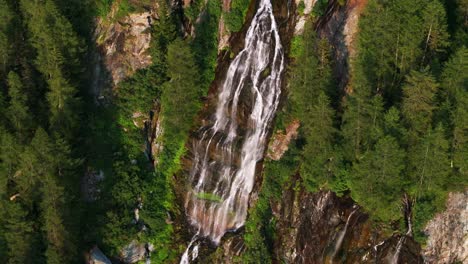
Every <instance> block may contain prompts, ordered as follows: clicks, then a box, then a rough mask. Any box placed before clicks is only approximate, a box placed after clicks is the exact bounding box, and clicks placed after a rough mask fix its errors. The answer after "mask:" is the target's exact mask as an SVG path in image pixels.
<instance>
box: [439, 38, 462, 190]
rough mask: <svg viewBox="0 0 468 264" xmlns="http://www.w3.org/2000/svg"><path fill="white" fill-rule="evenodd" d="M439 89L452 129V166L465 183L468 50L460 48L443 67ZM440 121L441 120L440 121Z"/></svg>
mask: <svg viewBox="0 0 468 264" xmlns="http://www.w3.org/2000/svg"><path fill="white" fill-rule="evenodd" d="M441 89H442V93H443V98H444V100H446V101H447V102H448V103H447V105H449V116H448V117H445V118H446V119H451V120H452V124H451V126H452V127H453V135H452V143H451V156H452V162H453V164H452V166H453V167H454V168H455V169H456V170H457V171H458V172H459V173H461V175H462V176H464V177H462V179H465V182H466V181H467V180H466V179H467V177H466V176H467V175H468V160H467V158H466V157H467V156H468V49H467V48H465V47H462V48H461V49H460V50H458V51H457V52H456V53H455V54H454V55H453V57H452V58H451V59H450V61H449V62H448V63H447V64H446V65H445V68H444V72H443V74H442V80H441ZM441 121H442V120H441Z"/></svg>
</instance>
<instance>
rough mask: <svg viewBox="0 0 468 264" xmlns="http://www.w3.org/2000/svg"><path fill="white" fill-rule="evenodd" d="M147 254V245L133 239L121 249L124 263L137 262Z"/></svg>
mask: <svg viewBox="0 0 468 264" xmlns="http://www.w3.org/2000/svg"><path fill="white" fill-rule="evenodd" d="M145 256H146V246H145V244H143V243H138V242H137V241H136V240H133V241H132V242H131V243H130V244H128V245H127V246H125V247H124V248H122V250H121V251H120V259H121V260H122V262H124V263H136V262H138V261H140V260H143V259H144V258H145Z"/></svg>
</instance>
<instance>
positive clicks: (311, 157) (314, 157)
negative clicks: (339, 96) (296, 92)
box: [301, 92, 336, 191]
mask: <svg viewBox="0 0 468 264" xmlns="http://www.w3.org/2000/svg"><path fill="white" fill-rule="evenodd" d="M311 108H312V109H310V110H309V111H307V113H305V114H306V115H305V120H303V121H304V122H303V124H304V137H305V140H306V144H305V146H304V152H303V153H304V154H303V159H304V161H303V164H302V168H301V176H302V177H303V178H304V181H305V182H306V183H307V185H306V186H307V187H308V189H309V190H310V191H312V190H314V189H315V190H316V189H318V188H319V187H321V185H327V183H328V184H330V183H331V182H332V178H331V176H332V173H333V171H332V170H333V168H332V166H333V159H336V157H334V156H335V153H333V140H334V133H335V129H334V127H333V120H334V119H333V117H334V111H333V110H332V109H331V107H330V102H329V100H328V98H327V96H326V95H325V93H324V92H321V93H320V94H319V97H318V99H317V102H316V103H315V105H313V106H312V107H311Z"/></svg>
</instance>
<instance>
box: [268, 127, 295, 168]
mask: <svg viewBox="0 0 468 264" xmlns="http://www.w3.org/2000/svg"><path fill="white" fill-rule="evenodd" d="M299 126H300V122H299V120H293V121H292V122H291V123H290V124H289V125H288V126H287V127H286V134H284V132H283V131H282V130H280V131H276V133H275V134H274V135H273V136H272V138H271V140H270V145H269V146H268V152H267V157H268V158H270V159H272V160H279V159H281V157H282V156H283V154H284V153H285V152H286V151H287V150H288V146H289V143H290V142H291V140H292V139H295V138H296V137H297V130H298V129H299Z"/></svg>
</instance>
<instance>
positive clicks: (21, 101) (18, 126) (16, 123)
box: [7, 72, 32, 139]
mask: <svg viewBox="0 0 468 264" xmlns="http://www.w3.org/2000/svg"><path fill="white" fill-rule="evenodd" d="M8 95H9V96H10V102H9V106H8V109H7V115H8V119H9V120H10V123H11V124H12V125H13V128H14V129H15V131H16V132H17V133H18V135H19V138H20V139H21V138H23V139H24V137H25V132H26V131H27V129H28V128H29V127H31V126H32V118H31V113H30V111H29V107H28V104H27V100H28V98H27V97H26V95H27V93H26V92H25V90H24V88H23V84H22V82H21V79H20V77H19V76H18V74H16V73H15V72H10V73H9V74H8Z"/></svg>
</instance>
